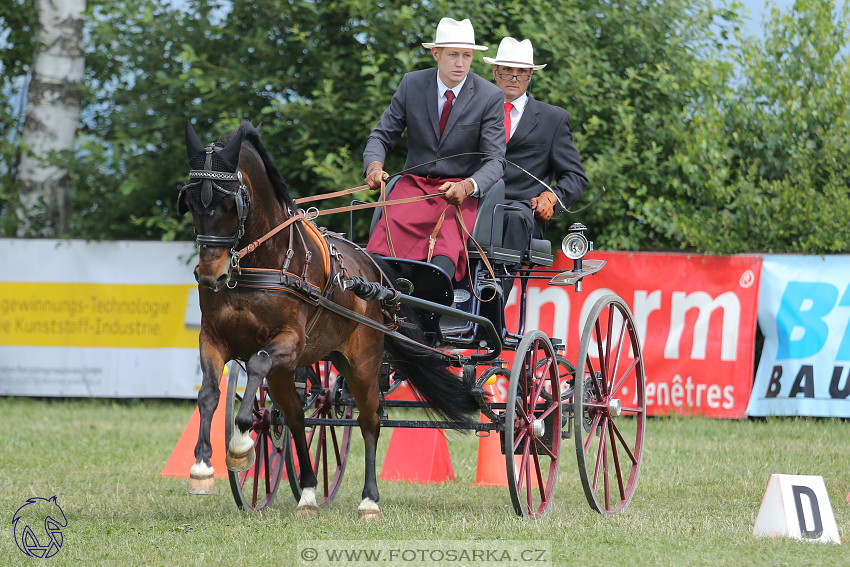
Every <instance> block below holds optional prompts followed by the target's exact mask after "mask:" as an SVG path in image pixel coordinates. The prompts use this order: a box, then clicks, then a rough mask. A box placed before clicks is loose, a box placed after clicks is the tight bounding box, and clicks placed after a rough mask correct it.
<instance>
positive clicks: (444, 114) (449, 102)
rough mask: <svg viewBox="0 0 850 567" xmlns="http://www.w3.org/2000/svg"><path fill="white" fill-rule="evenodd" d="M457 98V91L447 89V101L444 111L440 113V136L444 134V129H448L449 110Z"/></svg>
mask: <svg viewBox="0 0 850 567" xmlns="http://www.w3.org/2000/svg"><path fill="white" fill-rule="evenodd" d="M454 98H455V93H453V92H452V91H451V89H446V102H444V103H443V112H442V114H440V136H442V135H443V130H445V129H446V122H448V121H449V112H451V111H452V101H453V100H454Z"/></svg>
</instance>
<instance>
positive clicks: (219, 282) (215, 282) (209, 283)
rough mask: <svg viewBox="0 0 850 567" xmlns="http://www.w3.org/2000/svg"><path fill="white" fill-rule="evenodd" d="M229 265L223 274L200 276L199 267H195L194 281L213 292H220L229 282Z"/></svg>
mask: <svg viewBox="0 0 850 567" xmlns="http://www.w3.org/2000/svg"><path fill="white" fill-rule="evenodd" d="M230 273H231V271H230V265H229V264H228V267H227V269H226V270H225V271H224V273H213V274H202V273H201V270H200V265H198V266H195V281H196V282H198V284H200V285H202V286H204V287H206V288H208V289H211V290H213V291H221V290H222V288H224V287H225V286H227V283H228V282H229V281H230Z"/></svg>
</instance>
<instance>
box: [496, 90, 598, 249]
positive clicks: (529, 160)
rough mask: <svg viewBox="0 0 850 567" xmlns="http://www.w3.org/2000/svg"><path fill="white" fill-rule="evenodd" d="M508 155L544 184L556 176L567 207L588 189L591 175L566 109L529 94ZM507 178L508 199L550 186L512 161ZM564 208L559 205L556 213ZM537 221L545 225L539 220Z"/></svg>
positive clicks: (527, 197) (533, 194)
mask: <svg viewBox="0 0 850 567" xmlns="http://www.w3.org/2000/svg"><path fill="white" fill-rule="evenodd" d="M503 119H504V111H503ZM505 157H506V158H507V160H508V162H513V163H515V164H517V165H519V166H520V167H522V168H523V169H525V170H527V171H528V172H529V173H531V174H532V175H534V176H535V177H537V178H538V179H539V180H540V181H542V182H543V183H547V184H549V183H552V180H553V179H554V180H555V181H556V183H555V184H554V185H552V187H551V188H552V190H554V191H555V193H556V194H557V195H558V197H559V198H560V199H561V201H562V202H563V203H564V206H566V207H569V206H570V205H571V204H573V203H574V202H576V201H577V200H578V199H579V197H581V195H582V194H583V193H584V191H585V189H587V175H585V173H584V168H583V167H582V166H581V160H580V159H579V155H578V151H577V150H576V148H575V146H573V136H572V133H571V132H570V114H569V112H567V111H566V110H564V109H563V108H560V107H557V106H552V105H551V104H546V103H545V102H540V101H539V100H535V99H533V98H531V96H529V98H528V103H527V105H526V107H525V110H524V111H523V113H522V118H521V119H520V121H519V125H518V126H517V129H516V132H515V133H514V135H513V136H511V139H510V141H509V142H508V145H507V152H506V155H505ZM504 179H505V197H506V199H507V200H508V201H520V202H523V201H524V202H528V201H530V200H531V198H532V197H537V196H538V195H539V194H540V193H541V192H542V191H544V190H545V189H546V187H545V186H544V185H541V184H540V183H538V182H537V181H535V180H534V179H533V178H531V177H529V176H528V175H527V174H525V173H524V172H523V171H521V170H520V169H518V168H517V167H514V166H513V165H511V164H510V163H508V166H507V169H506V170H505V177H504ZM529 206H530V205H529ZM563 210H564V209H563V208H561V207H560V206H559V205H557V204H556V205H555V214H556V215H557V214H559V213H561V212H563ZM537 224H538V225H543V223H539V222H538V223H537ZM539 228H540V229H543V228H545V226H541V227H539ZM540 236H542V232H541V233H540ZM540 236H538V237H540Z"/></svg>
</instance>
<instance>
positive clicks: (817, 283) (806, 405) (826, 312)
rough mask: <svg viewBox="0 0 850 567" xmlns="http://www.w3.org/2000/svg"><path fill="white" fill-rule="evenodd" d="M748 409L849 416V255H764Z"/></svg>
mask: <svg viewBox="0 0 850 567" xmlns="http://www.w3.org/2000/svg"><path fill="white" fill-rule="evenodd" d="M758 321H759V326H760V327H761V329H762V333H763V334H764V349H763V350H762V354H761V360H760V361H759V366H758V370H757V372H756V378H755V382H754V384H753V391H752V395H751V397H750V403H749V406H748V408H747V413H748V414H749V415H752V416H766V415H807V416H818V417H850V397H848V396H850V333H848V329H847V326H848V322H850V256H827V257H818V256H765V257H764V261H763V263H762V275H761V289H760V295H759V305H758Z"/></svg>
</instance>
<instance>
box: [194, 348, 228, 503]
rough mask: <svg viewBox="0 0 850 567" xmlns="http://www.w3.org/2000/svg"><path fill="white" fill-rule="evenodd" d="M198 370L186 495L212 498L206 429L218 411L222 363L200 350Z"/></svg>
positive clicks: (213, 353)
mask: <svg viewBox="0 0 850 567" xmlns="http://www.w3.org/2000/svg"><path fill="white" fill-rule="evenodd" d="M201 369H202V371H203V375H204V377H203V381H202V383H201V389H200V390H199V391H198V414H199V416H200V427H199V428H198V442H197V443H196V444H195V464H194V465H192V468H191V469H189V486H188V488H187V491H188V492H189V494H212V493H213V492H215V471H214V470H213V467H212V463H211V462H210V458H211V457H212V445H211V444H210V428H211V425H212V418H213V414H214V413H215V409H216V407H218V400H219V381H220V380H221V374H222V370H223V369H224V360H223V358H222V357H221V355H220V354H219V353H218V352H216V351H213V350H212V349H210V348H209V347H207V348H204V346H203V343H202V347H201Z"/></svg>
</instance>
